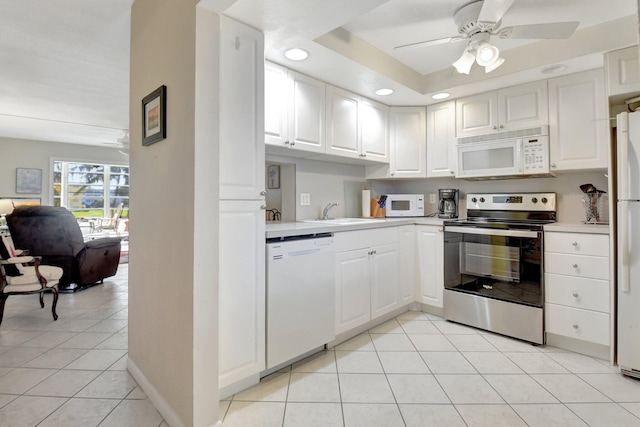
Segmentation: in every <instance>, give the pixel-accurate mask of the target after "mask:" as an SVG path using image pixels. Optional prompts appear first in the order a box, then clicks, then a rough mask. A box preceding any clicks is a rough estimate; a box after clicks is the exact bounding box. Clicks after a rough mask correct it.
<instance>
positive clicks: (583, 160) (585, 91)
mask: <svg viewBox="0 0 640 427" xmlns="http://www.w3.org/2000/svg"><path fill="white" fill-rule="evenodd" d="M608 147H609V117H608V105H607V100H606V98H605V89H604V72H603V70H601V69H599V70H590V71H585V72H582V73H576V74H570V75H567V76H562V77H557V78H555V79H550V80H549V151H550V153H549V154H550V164H551V170H552V171H571V170H584V169H604V168H607V166H608Z"/></svg>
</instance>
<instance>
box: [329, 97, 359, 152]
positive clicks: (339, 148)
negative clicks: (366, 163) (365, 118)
mask: <svg viewBox="0 0 640 427" xmlns="http://www.w3.org/2000/svg"><path fill="white" fill-rule="evenodd" d="M326 103H327V110H326V119H327V133H326V135H327V154H334V155H337V156H342V157H355V158H358V157H360V143H359V137H360V135H359V105H360V97H359V96H357V95H355V94H353V93H351V92H347V91H346V90H342V89H339V88H337V87H333V86H327V92H326Z"/></svg>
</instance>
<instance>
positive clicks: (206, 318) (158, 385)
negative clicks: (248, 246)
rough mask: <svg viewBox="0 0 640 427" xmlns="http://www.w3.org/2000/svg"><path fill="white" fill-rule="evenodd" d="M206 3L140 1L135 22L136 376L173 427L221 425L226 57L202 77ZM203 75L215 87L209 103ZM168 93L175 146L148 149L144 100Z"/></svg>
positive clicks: (211, 18) (132, 307) (132, 293)
mask: <svg viewBox="0 0 640 427" xmlns="http://www.w3.org/2000/svg"><path fill="white" fill-rule="evenodd" d="M197 3H198V2H197V1H196V0H165V1H162V2H158V1H156V0H136V1H135V2H134V4H133V6H132V15H131V93H130V111H131V114H130V128H131V212H132V214H131V218H130V233H131V243H130V269H129V285H130V286H129V363H128V367H129V370H130V372H132V373H133V374H134V376H135V377H136V379H137V380H138V381H139V383H141V385H142V386H143V389H144V390H145V392H147V395H149V397H150V398H151V400H152V401H153V403H154V405H155V406H156V407H157V408H158V409H159V410H160V412H161V413H162V415H163V416H164V417H165V419H166V420H167V422H169V424H170V425H172V426H179V425H184V426H191V425H194V426H209V425H213V424H215V423H216V421H217V418H218V407H217V403H216V402H217V400H218V391H217V388H218V385H217V323H216V322H217V320H216V319H217V262H215V260H216V259H217V210H216V204H215V202H209V200H216V199H217V170H218V168H217V136H216V135H217V133H216V129H217V124H216V123H217V118H216V111H215V105H217V96H216V93H215V90H216V89H215V87H216V84H215V82H217V69H215V66H216V64H217V62H216V58H217V56H216V50H215V49H213V51H212V52H211V50H210V51H209V52H208V54H209V57H208V58H205V59H203V61H204V62H205V64H203V65H202V66H201V68H198V66H197V64H196V15H197V12H196V10H197V7H196V4H197ZM201 13H202V14H204V15H206V19H205V20H206V21H207V22H205V23H204V26H203V27H201V29H202V32H203V33H207V34H203V35H199V36H198V37H210V38H211V40H209V42H210V43H211V44H212V45H215V43H216V37H215V34H216V28H215V25H216V17H215V15H213V14H207V13H205V12H201ZM211 25H213V26H214V27H213V28H211V27H210V26H211ZM196 74H198V75H199V76H200V78H199V79H198V82H203V81H204V80H203V78H204V77H205V76H206V78H207V79H211V81H213V82H214V83H213V84H209V85H208V86H207V87H204V88H203V90H206V91H208V93H201V94H199V95H203V96H205V98H204V100H203V99H202V98H199V99H196V93H197V92H198V89H197V87H196V85H197V82H196V80H197V79H196ZM163 84H164V85H166V86H167V111H166V112H167V138H166V139H165V140H162V141H159V142H157V143H155V144H153V145H150V146H147V147H143V146H142V145H141V137H140V135H141V120H140V110H141V99H142V98H144V97H145V96H146V95H147V94H149V93H150V92H152V91H153V90H155V89H156V88H157V87H159V86H160V85H163ZM202 84H204V83H202ZM196 104H197V105H198V106H199V108H201V109H206V110H207V111H203V112H202V113H203V114H206V115H208V120H207V123H198V122H199V120H198V119H196ZM207 113H210V114H207ZM211 123H212V124H211ZM205 165H206V167H205ZM196 189H197V193H196ZM196 194H197V197H196ZM200 209H205V210H207V212H206V213H207V215H204V214H203V213H202V212H199V213H198V214H196V211H197V210H198V211H199V210H200ZM134 211H135V212H134ZM196 231H197V233H198V239H196V238H195V237H194V236H195V233H196ZM212 260H213V262H212ZM205 306H206V308H207V309H204V307H205ZM196 325H197V326H196ZM203 402H207V404H206V405H205V404H204V403H203Z"/></svg>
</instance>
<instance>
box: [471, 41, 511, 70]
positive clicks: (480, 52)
mask: <svg viewBox="0 0 640 427" xmlns="http://www.w3.org/2000/svg"><path fill="white" fill-rule="evenodd" d="M499 57H500V51H499V50H498V48H497V47H495V46H493V45H491V44H489V43H482V44H480V45H479V46H478V49H477V53H476V62H477V63H478V65H481V66H483V67H486V66H487V65H491V64H493V63H494V62H496V61H497V60H498V59H499ZM503 62H504V61H503Z"/></svg>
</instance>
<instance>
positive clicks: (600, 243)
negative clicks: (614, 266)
mask: <svg viewBox="0 0 640 427" xmlns="http://www.w3.org/2000/svg"><path fill="white" fill-rule="evenodd" d="M544 246H545V252H557V253H563V254H575V255H594V256H604V257H608V256H609V236H607V235H606V234H586V233H553V232H546V233H544Z"/></svg>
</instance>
